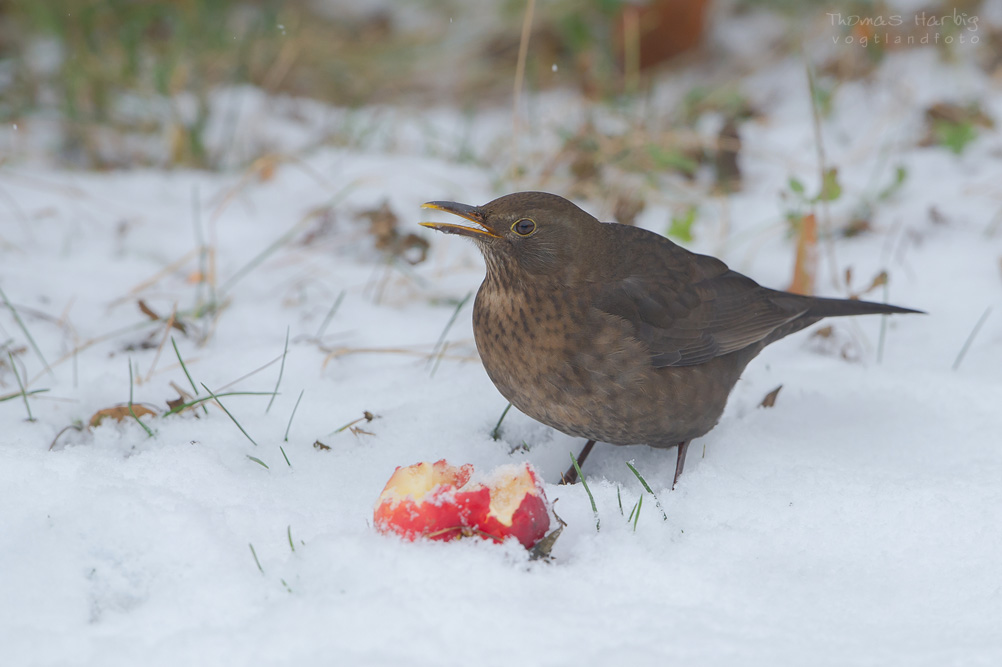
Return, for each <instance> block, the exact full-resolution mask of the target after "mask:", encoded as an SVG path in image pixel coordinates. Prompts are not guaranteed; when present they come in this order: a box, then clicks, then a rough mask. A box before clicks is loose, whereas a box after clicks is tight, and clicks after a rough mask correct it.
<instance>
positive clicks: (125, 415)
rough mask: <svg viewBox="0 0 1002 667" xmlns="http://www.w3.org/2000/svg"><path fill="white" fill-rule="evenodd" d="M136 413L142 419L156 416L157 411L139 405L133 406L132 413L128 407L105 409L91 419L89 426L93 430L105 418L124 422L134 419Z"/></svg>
mask: <svg viewBox="0 0 1002 667" xmlns="http://www.w3.org/2000/svg"><path fill="white" fill-rule="evenodd" d="M133 413H135V415H136V417H142V416H144V415H154V416H156V414H157V413H156V411H154V410H151V409H149V408H148V407H146V406H145V405H140V404H138V403H133V404H132V411H131V412H130V411H129V406H128V405H116V406H114V407H111V408H104V409H103V410H98V411H97V412H95V413H94V415H93V416H92V417H91V418H90V421H89V422H88V424H89V425H90V426H91V427H92V428H93V427H95V426H97V425H98V424H100V423H101V422H102V421H104V419H105V418H111V419H114V420H115V421H119V422H120V421H124V420H126V419H132V415H133Z"/></svg>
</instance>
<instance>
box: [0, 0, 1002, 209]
mask: <svg viewBox="0 0 1002 667" xmlns="http://www.w3.org/2000/svg"><path fill="white" fill-rule="evenodd" d="M999 5H1000V3H996V2H990V1H988V0H948V1H946V0H942V1H941V0H920V1H912V0H899V1H896V2H894V1H887V2H883V1H879V0H878V1H866V0H848V1H847V0H820V1H819V0H809V1H805V2H800V1H795V0H647V1H646V2H644V1H642V0H637V1H636V2H627V1H624V0H547V1H545V2H527V1H526V0H501V1H490V0H467V1H462V2H460V1H458V0H376V1H369V0H46V1H45V2H34V1H30V0H2V1H0V123H2V124H3V125H5V126H6V128H7V129H8V130H9V128H11V127H13V126H16V127H17V129H18V131H19V132H20V133H21V134H20V135H19V137H20V139H16V138H12V137H10V136H8V137H7V139H6V141H4V144H6V145H3V146H0V148H2V150H3V152H4V153H5V154H6V157H7V159H9V158H10V157H12V156H14V157H24V156H25V155H30V156H31V157H33V158H40V157H41V158H44V159H45V160H49V161H52V162H55V163H58V164H59V165H64V166H72V167H79V168H88V169H107V168H123V167H136V166H151V165H152V166H161V167H176V166H186V167H197V168H204V169H220V168H240V167H245V166H247V165H248V164H250V163H251V162H252V161H253V160H255V159H258V158H260V157H262V156H265V155H267V154H269V153H270V152H273V151H275V150H277V149H278V148H279V147H281V148H282V149H283V150H288V146H280V142H279V141H278V140H277V139H276V138H275V137H268V136H252V133H250V132H247V133H246V134H244V135H243V136H242V135H241V133H240V132H239V130H249V129H250V128H249V127H248V126H247V125H246V121H247V116H248V115H249V114H253V113H254V112H255V110H259V109H258V107H259V106H260V104H261V100H260V99H259V98H255V97H254V96H253V95H251V94H250V92H249V90H253V91H255V92H256V93H257V94H259V95H261V96H265V97H268V98H272V99H273V100H274V99H285V100H286V103H285V104H284V107H283V108H284V111H283V114H284V115H286V116H290V115H291V116H292V117H293V118H295V116H296V114H301V115H306V114H308V113H309V112H308V110H307V109H306V108H305V107H306V104H305V100H315V101H317V102H321V103H324V104H326V105H332V106H336V107H340V108H344V109H359V108H362V107H366V106H372V105H393V106H398V107H404V108H407V109H410V110H412V112H413V113H414V114H420V113H421V112H422V110H426V109H429V108H432V107H442V106H448V107H452V108H457V109H460V110H463V111H464V113H467V114H470V115H474V114H476V113H477V112H478V111H482V110H484V109H487V108H492V107H498V106H504V105H507V106H508V107H510V106H511V104H512V97H513V92H514V91H515V90H519V91H520V92H521V91H524V92H535V91H547V90H563V91H568V92H572V93H574V94H577V95H580V96H582V97H583V98H584V99H586V100H587V101H588V102H589V103H590V104H593V105H596V106H602V105H605V106H611V107H615V106H616V105H619V106H622V105H629V104H631V103H632V104H636V103H638V101H644V100H648V101H650V100H651V96H652V95H654V94H655V91H656V90H657V88H658V82H659V81H664V80H666V79H671V78H672V77H673V76H675V77H679V78H680V84H679V85H680V86H681V87H682V88H684V90H682V91H681V94H680V95H679V96H678V97H677V99H676V100H675V102H676V103H675V104H674V105H673V106H672V108H670V109H669V108H659V109H658V112H659V113H658V114H657V116H658V117H657V123H658V127H656V128H652V127H650V126H649V125H648V126H647V127H646V128H645V130H646V131H647V133H646V135H645V136H644V140H645V141H643V142H642V143H643V144H644V146H645V147H644V148H642V149H640V148H638V146H637V145H635V143H634V144H631V143H630V142H626V144H627V145H623V143H624V142H623V141H616V142H613V143H614V144H615V145H609V143H608V141H606V140H607V139H609V136H608V134H609V133H608V132H602V131H598V130H595V129H594V128H590V127H587V126H585V125H584V124H583V125H582V126H580V127H576V128H567V131H568V132H569V133H570V134H571V136H566V137H564V138H563V145H562V146H559V148H562V149H566V151H567V154H566V155H565V156H564V157H565V158H567V159H566V160H562V161H558V164H554V165H551V167H552V168H558V167H567V168H569V169H570V170H571V171H572V172H573V175H574V176H575V177H576V179H577V180H579V181H587V180H588V178H589V177H592V176H595V175H596V174H595V173H594V172H595V171H596V169H597V166H596V164H593V163H602V164H610V162H611V163H613V164H614V165H615V166H617V167H620V168H623V169H626V170H649V169H651V168H657V169H667V170H676V171H680V172H682V173H684V174H686V173H689V174H691V172H693V171H694V170H696V169H697V168H698V167H699V165H700V164H701V163H702V162H703V161H705V160H711V161H712V159H713V158H714V156H713V155H709V154H708V153H709V152H711V151H708V150H706V149H707V148H710V147H707V146H704V145H701V144H699V143H698V142H697V143H696V144H694V143H693V142H691V141H688V142H687V141H686V137H687V131H688V130H690V129H691V128H693V126H694V124H695V123H697V121H698V120H699V118H700V117H701V116H702V115H704V114H706V113H707V112H715V113H718V114H719V115H720V116H721V117H722V119H723V120H722V122H721V123H720V125H721V127H720V130H722V132H721V136H722V137H723V139H724V140H725V141H724V143H731V144H732V148H733V147H734V146H733V144H734V139H735V135H736V134H737V132H736V129H735V128H736V126H737V125H739V124H740V123H741V122H742V121H745V120H747V119H749V118H754V117H756V116H757V115H759V114H761V113H764V112H767V111H768V109H763V108H759V107H757V106H756V104H755V103H754V100H751V99H749V97H748V94H747V91H742V90H741V88H740V86H739V85H738V82H739V81H741V80H742V79H743V78H745V77H747V76H749V75H750V74H752V73H754V72H757V71H761V70H763V69H764V68H768V67H770V66H772V65H776V64H777V63H780V62H782V61H784V60H785V59H788V58H791V57H792V58H799V59H803V60H804V62H805V63H807V64H808V65H809V66H810V68H811V70H812V74H813V76H814V82H813V84H814V85H813V94H814V97H815V102H816V106H817V108H818V110H819V111H820V112H821V114H826V113H828V112H830V110H831V100H832V99H833V97H834V96H835V94H836V93H837V91H838V88H839V86H841V85H843V84H845V83H846V82H849V81H854V80H861V79H866V78H867V77H870V76H872V74H873V72H874V70H875V69H876V68H877V67H879V66H880V64H881V62H882V61H883V60H884V59H885V58H887V57H888V56H889V55H890V54H893V53H900V52H903V51H909V50H928V49H930V48H931V49H934V50H935V53H936V57H937V58H939V59H942V60H943V61H956V60H970V61H974V62H977V64H978V66H979V67H981V68H983V70H984V71H985V72H986V73H987V74H989V75H990V76H991V77H993V79H994V80H995V81H996V82H997V81H999V79H1000V77H1002V27H1000V26H1002V7H1000V6H999ZM520 47H522V48H523V49H524V52H523V53H521V59H520ZM516 79H517V81H516ZM288 99H294V100H298V101H299V102H297V103H296V104H292V105H289V104H288V101H287V100H288ZM273 104H276V103H275V102H273ZM978 105H979V101H978V99H976V98H974V99H970V100H967V102H966V105H959V106H957V105H955V106H954V107H951V108H947V107H945V106H944V107H942V108H936V109H927V110H925V111H927V112H928V114H929V118H930V121H931V122H930V129H931V134H930V136H927V137H922V138H921V139H922V140H925V141H927V142H943V143H946V144H947V145H949V146H950V147H951V148H953V149H954V150H957V151H962V150H963V148H964V146H965V144H966V143H967V142H969V141H970V140H972V139H973V137H974V136H975V135H976V134H977V132H978V131H980V129H983V128H990V127H992V125H993V123H994V119H993V118H992V117H991V116H990V115H988V114H986V113H985V112H984V111H983V110H982V109H979V106H978ZM520 111H522V112H524V113H526V115H527V117H528V118H529V121H530V122H531V117H532V112H531V110H525V109H522V110H520ZM651 118H652V114H650V113H647V114H645V115H641V116H639V117H637V116H635V117H633V118H632V119H631V122H632V123H635V124H637V125H643V124H644V123H645V122H648V121H650V120H651ZM362 125H364V124H363V123H360V122H358V119H354V120H352V117H351V116H350V115H349V116H344V115H342V116H339V117H338V122H337V123H336V124H333V123H332V124H330V125H328V126H326V127H323V128H322V130H323V131H322V132H320V133H319V134H317V136H316V137H314V139H315V140H313V141H311V142H310V146H311V147H312V148H313V149H316V148H319V147H320V146H322V145H325V144H327V145H335V146H345V145H351V146H353V147H366V142H367V140H373V139H374V138H375V137H373V136H372V134H373V132H372V129H373V128H372V127H362ZM655 129H656V130H657V132H658V135H657V136H653V135H652V134H651V132H652V131H653V130H655ZM367 130H368V132H369V134H368V135H367V134H366V131H367ZM672 133H674V134H672ZM618 134H620V135H623V134H624V132H619V133H618ZM266 135H267V133H266ZM669 135H670V136H669ZM728 139H729V140H730V141H728ZM652 146H654V147H655V148H652ZM455 148H456V149H457V152H456V157H458V158H462V159H471V160H491V159H497V157H498V156H496V155H493V154H492V153H491V152H490V151H489V150H487V149H488V148H491V147H488V146H484V145H480V146H462V147H455ZM460 149H462V150H460ZM608 153H611V154H612V155H609V154H608ZM589 155H590V157H589ZM505 157H507V156H505ZM717 157H720V156H717ZM610 158H612V159H611V160H610ZM720 159H721V160H724V161H727V160H728V159H729V158H728V157H727V156H726V155H725V156H723V157H720ZM563 162H566V163H567V164H563ZM718 167H720V168H722V169H723V172H724V173H721V174H718V176H719V178H720V180H722V181H726V180H728V179H729V178H731V177H733V176H734V174H732V173H730V172H729V171H728V167H726V166H722V165H719V164H718ZM723 185H726V183H723ZM586 189H587V188H586Z"/></svg>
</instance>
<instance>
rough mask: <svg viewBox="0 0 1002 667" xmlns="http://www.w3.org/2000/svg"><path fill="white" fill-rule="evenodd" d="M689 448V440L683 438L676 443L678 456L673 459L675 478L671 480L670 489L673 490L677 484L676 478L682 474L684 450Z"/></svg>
mask: <svg viewBox="0 0 1002 667" xmlns="http://www.w3.org/2000/svg"><path fill="white" fill-rule="evenodd" d="M688 449H689V441H688V440H683V441H682V442H680V443H678V458H676V459H675V479H674V480H672V483H671V488H672V491H674V490H675V485H676V484H678V478H679V477H680V476H681V475H682V468H684V467H685V452H686V450H688Z"/></svg>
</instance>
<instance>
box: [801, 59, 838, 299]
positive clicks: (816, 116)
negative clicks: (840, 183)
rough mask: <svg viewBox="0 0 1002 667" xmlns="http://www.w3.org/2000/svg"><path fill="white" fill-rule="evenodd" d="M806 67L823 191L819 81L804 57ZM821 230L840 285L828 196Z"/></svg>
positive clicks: (823, 201)
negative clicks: (815, 78)
mask: <svg viewBox="0 0 1002 667" xmlns="http://www.w3.org/2000/svg"><path fill="white" fill-rule="evenodd" d="M804 63H805V64H804V67H805V68H806V70H807V85H808V92H809V94H810V96H811V119H812V121H813V126H814V142H815V145H816V148H817V154H818V176H819V178H820V179H821V180H820V183H821V188H822V191H823V190H824V187H825V173H826V172H827V159H826V157H825V143H824V136H823V135H822V133H821V112H820V111H819V110H818V99H817V82H816V81H815V80H814V72H812V71H811V64H810V61H808V60H807V58H806V57H805V58H804ZM821 230H822V232H823V234H822V236H823V237H824V244H825V250H827V251H828V268H829V270H830V271H831V276H832V285H834V286H836V287H839V286H840V283H839V274H838V258H837V257H836V256H835V235H834V234H832V219H831V207H830V206H829V204H828V198H827V197H822V199H821Z"/></svg>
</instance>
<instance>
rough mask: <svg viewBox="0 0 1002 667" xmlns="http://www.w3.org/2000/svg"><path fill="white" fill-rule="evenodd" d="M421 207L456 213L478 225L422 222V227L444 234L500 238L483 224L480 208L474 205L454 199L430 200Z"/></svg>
mask: <svg viewBox="0 0 1002 667" xmlns="http://www.w3.org/2000/svg"><path fill="white" fill-rule="evenodd" d="M421 208H430V209H434V210H436V211H445V212H446V213H452V214H453V215H458V216H459V217H460V218H466V219H467V220H469V221H470V222H474V223H476V224H477V225H479V226H480V227H479V228H478V227H467V226H465V225H452V224H449V223H446V222H422V223H421V226H422V227H427V228H428V229H437V230H438V231H440V232H445V233H446V234H459V235H460V236H469V237H471V238H478V237H484V236H487V237H489V238H492V239H499V238H501V237H500V236H499V235H497V234H495V233H494V232H493V231H491V229H490V228H489V227H488V226H487V225H485V224H484V216H483V214H481V212H480V209H479V208H478V207H476V206H469V205H467V204H459V203H457V202H454V201H430V202H428V203H426V204H421Z"/></svg>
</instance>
